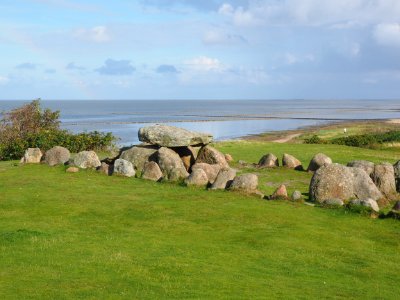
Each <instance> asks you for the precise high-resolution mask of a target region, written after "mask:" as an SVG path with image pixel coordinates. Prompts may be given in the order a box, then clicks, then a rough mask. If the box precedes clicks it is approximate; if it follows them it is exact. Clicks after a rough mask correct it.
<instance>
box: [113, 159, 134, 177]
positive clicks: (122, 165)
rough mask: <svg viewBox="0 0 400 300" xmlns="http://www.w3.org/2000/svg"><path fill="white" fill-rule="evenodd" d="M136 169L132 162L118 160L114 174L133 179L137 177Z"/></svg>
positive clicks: (115, 163)
mask: <svg viewBox="0 0 400 300" xmlns="http://www.w3.org/2000/svg"><path fill="white" fill-rule="evenodd" d="M135 173H136V172H135V169H134V168H133V164H132V163H131V162H130V161H127V160H125V159H121V158H119V159H117V160H116V161H115V162H114V172H113V174H117V175H121V176H125V177H133V176H135Z"/></svg>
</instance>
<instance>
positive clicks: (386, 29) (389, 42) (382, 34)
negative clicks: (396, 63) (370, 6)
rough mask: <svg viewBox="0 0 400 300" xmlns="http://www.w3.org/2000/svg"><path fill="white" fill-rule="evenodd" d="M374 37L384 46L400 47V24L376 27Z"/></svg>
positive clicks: (382, 24)
mask: <svg viewBox="0 0 400 300" xmlns="http://www.w3.org/2000/svg"><path fill="white" fill-rule="evenodd" d="M373 36H374V38H375V40H376V42H377V43H378V44H380V45H382V46H394V47H400V24H399V23H381V24H378V25H376V26H375V29H374V31H373Z"/></svg>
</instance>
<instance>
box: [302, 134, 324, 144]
mask: <svg viewBox="0 0 400 300" xmlns="http://www.w3.org/2000/svg"><path fill="white" fill-rule="evenodd" d="M304 143H305V144H326V143H327V141H326V140H323V139H321V138H320V137H319V136H318V135H313V136H312V137H310V138H308V139H304Z"/></svg>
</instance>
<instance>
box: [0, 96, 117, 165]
mask: <svg viewBox="0 0 400 300" xmlns="http://www.w3.org/2000/svg"><path fill="white" fill-rule="evenodd" d="M59 115H60V113H59V111H55V112H53V111H51V110H49V109H46V110H44V111H43V110H42V109H41V107H40V101H39V100H34V101H32V102H31V103H29V104H26V105H24V106H22V107H20V108H17V109H14V110H12V111H11V112H7V113H5V114H4V117H3V119H2V120H1V123H0V124H1V125H0V159H2V160H11V159H19V158H21V157H22V156H23V154H24V152H25V150H26V149H27V148H40V149H41V150H42V151H47V150H48V149H50V148H52V147H54V146H62V147H65V148H68V149H69V150H70V151H71V152H80V151H83V150H100V151H103V150H109V149H110V148H112V147H114V146H115V141H116V138H115V137H114V136H113V135H112V134H111V133H102V132H98V131H93V132H84V133H79V134H73V133H71V132H69V131H68V130H62V129H60V128H59V125H60V121H59Z"/></svg>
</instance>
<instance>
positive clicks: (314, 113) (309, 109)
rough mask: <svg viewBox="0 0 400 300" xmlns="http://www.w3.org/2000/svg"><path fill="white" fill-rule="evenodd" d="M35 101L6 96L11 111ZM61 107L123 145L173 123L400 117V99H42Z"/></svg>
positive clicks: (232, 127) (257, 128)
mask: <svg viewBox="0 0 400 300" xmlns="http://www.w3.org/2000/svg"><path fill="white" fill-rule="evenodd" d="M28 102H29V101H24V100H21V101H20V100H13V101H0V110H1V111H8V110H11V109H13V108H16V107H19V106H21V105H22V104H23V103H28ZM41 103H42V106H43V107H44V108H50V109H52V110H59V111H60V114H61V115H60V120H61V127H62V128H63V129H68V130H70V131H72V132H74V133H78V132H85V131H93V130H97V131H102V132H112V133H113V134H114V135H115V136H116V137H118V138H119V141H118V144H119V145H124V146H125V145H130V144H136V143H138V142H139V141H138V137H137V131H138V130H139V128H141V127H143V126H148V125H151V124H169V125H172V126H178V127H182V128H186V129H189V130H196V131H201V132H208V133H211V134H213V135H214V137H215V139H216V140H227V139H236V138H240V137H244V136H249V135H254V134H260V133H263V132H271V131H280V130H292V129H297V128H300V127H304V126H315V125H320V124H326V123H329V122H340V121H350V120H384V119H396V118H400V101H399V100H372V99H368V100H300V99H299V100H289V99H288V100H187V101H185V100H42V101H41Z"/></svg>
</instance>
